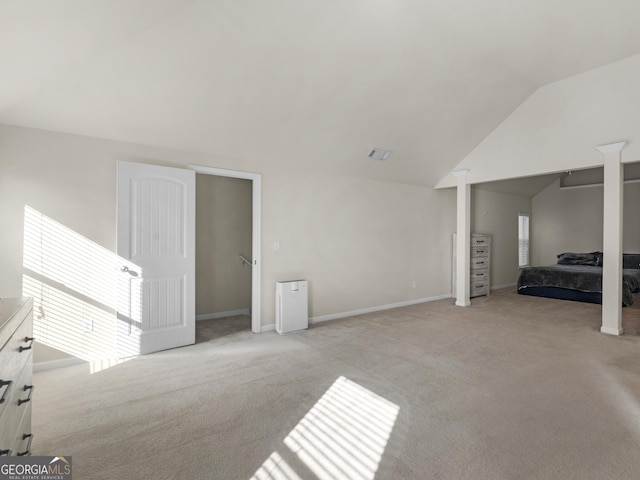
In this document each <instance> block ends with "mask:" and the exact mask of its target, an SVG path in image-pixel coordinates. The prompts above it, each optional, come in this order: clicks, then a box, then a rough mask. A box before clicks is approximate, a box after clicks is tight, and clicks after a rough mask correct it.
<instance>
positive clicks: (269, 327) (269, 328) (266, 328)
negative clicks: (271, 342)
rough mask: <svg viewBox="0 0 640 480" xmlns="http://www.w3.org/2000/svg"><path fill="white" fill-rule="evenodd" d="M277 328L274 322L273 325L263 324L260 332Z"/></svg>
mask: <svg viewBox="0 0 640 480" xmlns="http://www.w3.org/2000/svg"><path fill="white" fill-rule="evenodd" d="M275 329H276V324H275V323H272V324H271V325H263V326H262V327H260V333H264V332H271V331H273V330H275Z"/></svg>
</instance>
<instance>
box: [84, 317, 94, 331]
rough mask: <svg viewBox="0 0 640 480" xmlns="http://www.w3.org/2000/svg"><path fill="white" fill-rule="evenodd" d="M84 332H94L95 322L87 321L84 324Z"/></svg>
mask: <svg viewBox="0 0 640 480" xmlns="http://www.w3.org/2000/svg"><path fill="white" fill-rule="evenodd" d="M82 330H83V331H84V332H93V320H91V319H85V320H84V322H82Z"/></svg>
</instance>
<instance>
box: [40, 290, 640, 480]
mask: <svg viewBox="0 0 640 480" xmlns="http://www.w3.org/2000/svg"><path fill="white" fill-rule="evenodd" d="M452 303H453V302H452V301H451V300H443V301H438V302H433V303H428V304H422V305H416V306H412V307H406V308H401V309H397V310H392V311H386V312H379V313H372V314H367V315H362V316H358V317H353V318H349V319H343V320H337V321H332V322H325V323H322V324H318V325H316V326H313V327H312V328H311V329H310V330H308V331H306V332H304V333H299V334H295V335H289V336H284V337H282V336H278V335H277V334H275V333H273V332H272V333H266V334H261V335H253V334H251V333H249V332H248V327H249V323H248V320H247V319H231V320H222V321H220V320H216V321H209V322H204V323H201V324H200V326H199V332H198V341H199V343H198V344H196V345H194V346H192V347H186V348H180V349H175V350H171V351H166V352H162V353H158V354H153V355H147V356H145V357H141V358H137V359H134V360H131V361H129V362H126V363H123V364H121V365H117V366H115V367H112V368H108V369H106V370H103V371H101V372H98V373H95V374H90V373H89V371H88V369H87V367H86V366H75V367H69V368H64V369H59V370H52V371H46V372H40V373H37V374H35V384H36V390H35V395H34V407H33V408H34V410H33V411H34V420H33V431H34V432H35V440H34V443H33V450H34V454H36V455H71V456H72V457H73V464H74V478H75V479H76V480H84V479H96V480H98V479H109V480H113V479H127V480H128V479H225V480H227V479H248V478H251V477H252V476H254V478H256V479H275V478H286V479H289V480H293V479H296V478H301V479H325V478H362V479H370V478H378V479H474V480H477V479H492V480H495V479H563V480H565V479H581V480H585V479H598V480H600V479H633V478H638V476H639V475H640V336H638V333H639V330H640V329H639V325H640V309H639V308H630V309H625V311H624V328H625V332H627V333H628V334H627V335H624V336H622V337H611V336H607V335H604V334H601V333H599V331H598V329H599V322H600V320H599V315H600V307H599V306H598V305H589V304H581V303H575V302H568V301H561V300H547V299H539V298H533V297H525V296H519V295H516V294H515V292H513V291H511V290H502V291H498V292H496V293H494V294H492V296H491V297H488V298H481V299H474V301H473V306H472V307H471V308H460V307H455V306H453V304H452ZM215 322H217V323H215Z"/></svg>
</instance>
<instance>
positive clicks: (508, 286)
mask: <svg viewBox="0 0 640 480" xmlns="http://www.w3.org/2000/svg"><path fill="white" fill-rule="evenodd" d="M516 285H517V284H515V283H505V284H504V285H494V286H493V287H491V290H500V289H501V288H512V287H515V286H516Z"/></svg>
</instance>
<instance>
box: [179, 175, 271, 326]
mask: <svg viewBox="0 0 640 480" xmlns="http://www.w3.org/2000/svg"><path fill="white" fill-rule="evenodd" d="M189 168H191V169H192V170H195V172H196V174H197V175H196V184H197V188H196V217H197V222H196V225H197V226H196V257H197V262H196V319H197V320H211V319H216V321H215V323H216V325H215V327H214V329H215V331H225V332H229V333H233V332H236V331H238V330H244V331H246V323H243V322H242V318H243V317H244V318H247V317H248V316H250V317H251V322H250V323H251V332H253V333H260V265H261V261H260V260H261V259H260V214H261V211H260V198H261V193H260V192H261V175H260V174H256V173H248V172H240V171H234V170H224V169H219V168H211V167H203V166H197V165H190V166H189ZM223 318H224V320H223ZM209 323H211V322H209ZM201 325H205V324H204V323H201ZM200 330H203V332H202V334H203V335H204V337H206V336H207V335H208V334H209V333H208V332H207V328H206V327H205V328H202V329H200V328H199V331H200Z"/></svg>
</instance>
